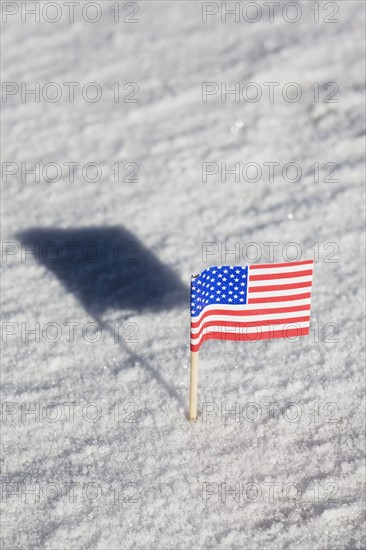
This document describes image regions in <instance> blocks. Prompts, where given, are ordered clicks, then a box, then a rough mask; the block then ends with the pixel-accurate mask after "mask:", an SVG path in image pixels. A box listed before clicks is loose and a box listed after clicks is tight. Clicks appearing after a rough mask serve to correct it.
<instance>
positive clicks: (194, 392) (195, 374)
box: [189, 351, 198, 421]
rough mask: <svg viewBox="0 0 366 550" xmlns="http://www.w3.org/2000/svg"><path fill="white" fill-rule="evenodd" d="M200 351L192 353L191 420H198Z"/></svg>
mask: <svg viewBox="0 0 366 550" xmlns="http://www.w3.org/2000/svg"><path fill="white" fill-rule="evenodd" d="M197 367H198V351H191V371H190V385H189V420H191V421H192V420H197V388H198V368H197Z"/></svg>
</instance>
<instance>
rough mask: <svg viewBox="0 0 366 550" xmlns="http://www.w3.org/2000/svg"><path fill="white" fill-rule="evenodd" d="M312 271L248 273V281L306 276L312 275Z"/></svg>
mask: <svg viewBox="0 0 366 550" xmlns="http://www.w3.org/2000/svg"><path fill="white" fill-rule="evenodd" d="M312 274H313V271H312V270H309V271H291V272H290V273H283V272H282V271H279V272H278V273H269V274H268V275H250V281H265V280H267V279H291V278H292V277H306V276H308V275H312Z"/></svg>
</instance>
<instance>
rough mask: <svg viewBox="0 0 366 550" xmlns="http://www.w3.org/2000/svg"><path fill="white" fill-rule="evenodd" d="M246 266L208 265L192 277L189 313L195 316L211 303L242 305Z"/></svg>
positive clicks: (244, 301) (246, 283) (246, 276)
mask: <svg viewBox="0 0 366 550" xmlns="http://www.w3.org/2000/svg"><path fill="white" fill-rule="evenodd" d="M247 288H248V267H247V266H246V267H241V266H232V265H231V266H229V265H222V266H215V267H209V268H208V269H205V270H204V271H202V273H200V275H199V276H198V277H196V278H195V279H192V285H191V314H192V317H196V316H197V315H199V314H200V313H201V311H202V310H203V308H204V307H206V306H208V305H211V304H223V305H231V306H232V305H244V304H246V303H247Z"/></svg>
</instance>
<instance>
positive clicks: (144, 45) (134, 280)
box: [1, 1, 366, 550]
mask: <svg viewBox="0 0 366 550" xmlns="http://www.w3.org/2000/svg"><path fill="white" fill-rule="evenodd" d="M28 4H32V3H28ZM60 4H62V2H60ZM101 5H103V8H104V12H103V17H102V18H101V20H100V21H99V22H98V23H96V24H94V25H93V24H90V23H87V22H85V21H84V20H83V19H82V18H81V17H80V12H79V11H76V13H77V14H79V15H76V16H75V22H74V23H68V22H66V21H65V18H64V17H63V18H62V19H61V20H60V21H59V22H58V23H55V24H50V23H47V22H45V21H41V23H39V24H36V23H34V22H32V21H31V20H27V22H26V23H22V22H21V21H20V17H19V16H13V17H9V22H8V23H6V24H3V29H2V30H3V37H2V48H3V80H4V81H7V82H8V81H13V82H18V83H20V82H22V81H24V82H27V83H28V84H29V85H31V84H32V83H34V82H36V81H38V82H40V83H41V84H42V85H43V84H45V83H47V82H51V81H53V82H58V83H60V84H62V83H63V82H75V81H78V82H80V83H81V84H82V85H84V84H85V83H87V82H92V81H93V82H98V83H100V84H101V85H102V86H103V90H104V94H103V97H102V99H101V100H100V101H99V102H97V103H88V102H86V101H84V100H83V99H82V98H81V97H80V93H76V100H75V102H74V103H73V104H71V103H69V102H68V101H65V100H64V99H62V100H61V101H59V102H57V103H50V102H47V101H43V100H42V101H40V102H39V103H36V102H34V101H33V100H31V99H30V100H29V101H26V102H25V103H22V102H21V101H20V99H19V94H18V95H15V96H13V97H10V98H9V99H8V101H7V102H6V103H4V104H3V161H4V162H18V163H21V162H26V163H28V164H29V165H31V164H33V163H34V162H36V161H39V162H40V163H41V164H42V165H45V164H46V163H48V162H58V163H60V164H61V165H62V163H64V162H70V161H75V162H79V163H80V164H81V166H83V165H84V164H85V163H87V162H98V163H100V165H101V166H102V168H103V176H102V178H101V180H100V181H99V182H98V183H88V182H86V181H83V179H82V176H81V172H80V170H79V171H78V172H77V173H76V177H75V182H74V183H70V182H69V181H68V177H67V172H66V171H65V172H63V175H62V179H61V180H60V181H58V182H55V183H49V182H45V181H40V182H38V183H36V182H34V181H33V180H32V179H31V178H29V180H27V181H26V182H24V183H22V182H21V178H20V176H19V173H18V174H15V175H14V176H12V177H9V178H8V181H7V183H4V184H3V203H2V205H3V209H2V210H3V212H2V213H3V233H2V235H3V241H6V242H18V243H20V242H23V243H27V246H28V247H29V246H31V245H32V243H33V244H34V243H42V244H43V245H44V244H45V243H47V242H59V243H60V242H61V243H62V242H65V241H69V240H71V241H77V242H79V243H80V242H83V243H84V244H85V243H88V242H90V241H94V242H95V241H97V242H101V243H102V246H105V247H107V248H108V250H109V252H110V251H111V249H112V244H113V243H115V242H122V243H126V242H132V241H133V242H136V243H138V245H137V246H138V248H137V256H138V260H139V261H138V264H137V265H136V264H129V263H126V262H120V263H116V262H115V261H114V262H113V259H111V257H109V259H108V261H107V260H105V261H104V260H103V262H96V264H93V263H91V262H89V263H85V262H84V263H83V262H82V260H81V259H80V257H79V256H78V257H76V258H75V259H74V260H73V261H70V259H69V260H67V259H66V260H65V258H64V259H63V260H62V261H58V262H51V261H50V262H47V261H44V258H43V261H36V259H35V258H34V257H32V255H31V254H28V255H27V256H26V260H25V261H22V257H21V254H20V252H17V253H15V254H13V255H8V256H7V258H6V259H7V262H6V263H4V264H3V278H2V281H3V282H2V285H3V320H4V322H6V323H18V325H9V324H7V325H6V327H7V329H9V326H13V327H16V326H18V327H19V330H18V332H17V333H16V334H14V335H13V336H8V337H7V342H6V344H5V345H4V354H3V367H2V398H3V402H4V403H3V413H9V412H12V413H13V414H5V415H3V418H2V436H3V451H2V482H3V485H2V488H3V494H2V504H1V505H2V520H1V537H2V544H3V548H4V549H13V548H52V549H69V548H70V549H71V548H97V549H106V548H115V549H117V548H123V549H125V548H141V549H150V548H154V549H170V548H179V549H188V548H202V549H203V548H245V549H249V550H251V549H260V548H261V549H262V548H264V549H277V548H291V549H304V550H305V549H306V550H308V549H341V548H342V549H361V548H364V547H365V542H366V541H365V531H364V523H363V522H364V519H365V516H364V498H363V491H364V462H363V457H364V412H365V411H364V398H363V384H364V378H363V357H364V344H363V341H364V340H363V334H364V332H363V331H364V325H363V319H364V318H363V302H364V290H363V288H364V277H363V272H364V268H363V258H364V239H363V219H364V218H363V190H362V189H363V188H362V184H363V179H364V169H363V155H364V139H363V131H364V92H363V82H364V37H363V28H364V19H365V5H364V3H363V2H357V1H342V2H338V6H339V8H340V9H339V13H338V15H337V17H338V19H339V23H335V24H326V23H322V22H320V23H318V24H315V23H314V22H313V21H312V17H313V12H311V11H310V10H309V3H306V2H301V5H302V7H303V10H304V16H303V18H302V19H301V20H300V21H299V22H297V23H295V24H290V23H288V22H286V21H284V20H283V18H281V17H278V18H277V19H276V20H275V22H274V23H273V24H271V23H268V22H267V21H266V20H261V21H258V22H257V23H255V24H249V23H246V22H245V21H241V22H240V23H235V22H233V21H231V20H230V19H229V20H228V22H227V23H222V22H221V21H220V18H219V16H215V17H212V18H210V19H209V21H208V22H207V23H206V24H204V23H202V19H201V3H200V2H183V1H181V2H180V1H172V2H155V1H154V2H139V7H140V11H139V14H138V18H139V23H137V24H126V23H122V22H120V23H119V24H116V23H113V21H112V19H111V13H112V12H109V11H108V9H107V7H109V6H111V5H112V3H109V2H103V3H101ZM322 9H323V4H322ZM212 81H216V82H218V83H221V82H227V83H228V87H229V85H230V86H233V85H234V83H235V82H241V83H244V82H250V81H255V82H257V83H261V85H262V87H263V83H264V82H271V81H272V82H279V83H281V86H282V85H283V84H285V83H288V82H298V83H299V84H300V85H301V87H302V89H303V92H304V93H303V97H302V98H301V100H300V101H298V102H296V103H290V102H287V101H284V100H282V99H281V98H279V99H276V100H275V101H274V103H269V102H268V101H267V100H264V99H263V100H260V101H259V102H257V103H249V102H245V101H240V102H238V103H236V102H235V101H233V100H232V99H231V100H230V99H228V100H227V101H226V102H224V103H223V102H221V101H220V97H219V95H217V96H215V97H214V98H209V101H207V103H203V102H202V100H201V88H202V82H212ZM115 82H120V83H121V89H122V88H123V84H124V83H126V82H137V83H138V84H139V87H140V90H139V93H138V98H139V103H123V102H120V103H114V101H113V96H112V92H111V91H108V87H109V86H111V85H113V83H115ZM314 82H319V84H320V87H321V88H320V93H321V98H323V97H324V95H325V92H324V90H323V89H322V86H324V85H325V84H326V83H328V82H336V83H337V84H338V85H339V88H340V90H339V93H338V95H337V97H338V99H339V102H338V103H324V102H323V101H320V102H319V103H314V99H313V95H312V94H313V92H311V91H310V90H309V86H311V85H313V84H314ZM278 89H279V90H280V89H281V88H278ZM263 90H265V88H264V87H263ZM122 91H123V90H122ZM128 91H131V90H130V89H129V90H128ZM329 91H331V90H328V92H329ZM235 123H237V124H235ZM117 161H118V162H120V163H123V164H124V163H126V162H135V163H137V164H138V165H139V167H140V168H139V182H138V183H126V182H125V183H123V182H119V183H114V182H113V179H112V172H111V171H110V170H109V168H108V167H109V166H111V165H112V164H113V163H114V162H117ZM270 161H276V162H279V163H281V165H283V164H286V163H287V162H290V161H296V162H298V163H299V164H300V165H301V166H302V168H303V178H302V179H301V181H299V182H297V183H288V182H286V181H284V180H283V178H281V177H278V178H277V179H276V180H275V182H273V183H270V182H269V181H268V178H266V177H264V176H263V178H262V180H261V181H259V182H257V183H248V182H245V181H240V182H235V181H234V178H233V177H232V176H231V177H230V176H228V180H227V182H226V183H222V182H221V181H220V178H219V175H216V176H215V177H211V178H209V179H208V181H207V183H202V177H201V172H202V162H217V163H219V164H220V163H221V162H227V163H228V165H229V166H232V165H233V164H234V163H235V162H240V163H242V164H246V163H248V162H258V163H260V164H261V165H263V163H264V162H270ZM315 162H319V163H320V165H321V166H322V165H323V164H325V163H327V162H335V163H338V164H339V166H340V170H339V173H338V175H337V176H335V177H336V178H337V179H338V180H339V181H336V182H326V181H324V177H325V175H326V174H325V173H324V172H321V178H320V179H321V181H320V182H319V183H316V182H314V175H313V172H312V171H311V169H310V167H311V166H312V165H313V164H314V163H315ZM123 174H124V175H125V172H123ZM204 242H216V243H227V245H228V247H230V248H233V247H234V246H235V243H240V247H241V248H242V247H243V246H244V245H245V244H247V243H253V242H256V243H258V245H259V246H261V247H262V250H263V256H262V258H261V261H267V260H268V259H270V258H269V255H268V248H267V247H265V246H264V243H267V242H278V243H281V247H277V248H276V254H275V260H279V261H282V260H286V258H283V255H282V253H281V250H282V246H284V245H286V243H289V242H297V243H299V246H300V247H301V250H302V253H303V255H302V257H303V259H304V258H311V257H314V249H311V247H313V245H314V243H319V253H320V257H319V261H317V263H316V265H315V281H314V288H313V302H312V323H313V326H314V327H315V328H316V325H315V324H316V323H318V326H319V327H320V332H319V338H317V337H316V332H315V328H314V330H312V332H311V336H309V337H306V338H303V339H301V341H299V342H297V343H294V342H288V341H285V340H278V341H275V342H268V341H267V342H258V343H235V342H225V343H222V342H220V341H216V342H208V343H206V344H204V345H203V347H202V349H201V351H200V354H199V355H200V357H199V404H200V417H199V419H198V421H197V422H196V423H189V422H188V421H187V418H186V415H187V405H188V403H187V401H188V396H187V392H188V376H189V369H188V366H189V302H188V293H189V283H190V275H191V273H197V272H198V271H199V270H201V269H203V268H204V267H207V265H211V264H212V265H214V264H221V263H229V264H231V263H234V261H235V259H234V258H233V256H228V258H227V261H226V262H225V259H222V258H221V257H220V254H216V255H213V256H210V257H209V258H208V262H206V263H204V262H203V261H202V243H204ZM327 243H336V244H335V246H336V250H337V249H338V251H336V253H335V255H334V256H333V258H335V259H338V261H337V262H335V263H331V262H329V261H325V260H327V259H328V260H329V255H330V253H331V252H332V251H333V250H335V249H334V246H333V245H332V247H330V248H328V249H327V248H326V244H327ZM107 248H106V249H107ZM292 252H293V250H292ZM132 253H136V250H135V249H133V250H132ZM289 253H291V250H290V249H289ZM237 263H243V259H242V258H240V259H239V261H238V262H237ZM145 265H149V269H150V270H151V271H150V273H151V276H152V277H153V279H152V280H153V281H154V280H156V281H158V282H160V283H162V284H164V288H163V287H159V285H157V284H153V288H152V290H151V291H150V292H149V293H148V294H143V293H144V289H145V288H146V287H145V286H144V285H145V282H146V281H145V280H144V273H143V267H144V266H145ZM141 266H143V267H142V268H141ZM134 270H135V271H134ZM119 276H121V277H122V279H121V281H122V283H123V284H122V283H121V284H120V285H119V281H120V279H119ZM154 278H155V279H154ZM165 285H166V288H168V292H165V290H164V289H165ZM141 293H142V295H141ZM36 322H38V323H40V327H41V329H42V328H44V326H45V325H47V323H51V322H55V323H59V325H60V326H61V327H63V329H64V330H63V331H62V337H61V338H60V340H59V341H58V342H56V343H54V344H51V343H49V342H47V341H46V340H45V338H43V337H42V336H41V337H40V341H39V342H36V341H35V338H34V336H29V337H25V336H24V335H23V336H24V337H23V340H25V341H22V338H21V326H20V324H21V323H25V325H24V327H23V328H27V329H31V328H34V326H35V323H36ZM65 322H75V323H79V325H77V326H76V325H75V326H76V328H75V337H74V342H70V341H69V338H68V331H67V327H66V325H64V323H65ZM93 322H94V323H96V322H98V323H99V324H100V326H101V327H103V333H102V337H101V338H100V340H99V341H97V342H96V343H88V342H87V341H86V340H85V339H83V337H82V332H81V327H83V326H84V325H86V324H87V323H93ZM112 323H119V324H120V326H121V338H120V341H119V342H118V341H117V342H116V341H115V338H114V334H113V331H111V330H110V329H108V327H110V326H111V324H112ZM126 323H135V324H136V325H137V326H138V333H137V338H138V343H131V342H123V341H122V338H123V337H125V339H126V335H128V334H130V333H131V331H132V330H133V329H134V327H135V325H128V326H126ZM327 323H335V324H336V325H337V326H338V327H339V334H338V336H337V335H336V336H334V337H333V339H335V340H337V339H338V342H329V334H330V333H331V331H332V326H328V327H325V329H324V326H325V325H326V324H327ZM115 326H116V325H115ZM123 327H124V328H123ZM49 330H50V332H49V333H47V334H49V337H48V336H47V338H48V339H50V338H51V337H52V334H53V333H52V327H51V329H49ZM91 336H92V329H90V332H89V333H88V336H87V338H88V339H89V340H90V339H91ZM96 337H98V334H96ZM317 340H319V341H317ZM324 340H327V341H326V342H325V341H324ZM70 402H75V403H77V405H75V406H74V416H73V417H72V416H70V406H69V405H67V403H70ZM204 402H205V403H207V402H211V403H216V404H217V405H216V406H215V405H212V406H211V410H214V411H215V414H211V415H210V416H208V417H204V416H203V415H202V407H203V403H204ZM290 402H295V403H296V405H293V406H292V407H291V408H290V407H289V403H290ZM48 403H53V408H52V406H49V407H47V404H48ZM90 403H94V405H90ZM128 403H133V404H134V405H127V404H128ZM221 403H224V405H223V406H226V408H227V409H232V408H234V407H235V404H236V403H237V404H238V405H237V406H239V407H240V413H241V415H240V419H239V420H240V421H239V422H236V419H235V418H234V417H233V416H232V415H231V416H227V417H226V419H225V418H221V416H220V413H219V412H217V410H219V409H220V407H221ZM248 403H256V405H255V406H253V407H252V408H250V407H248V406H246V405H248ZM266 403H276V405H273V414H272V413H271V409H270V408H269V406H268V405H266ZM329 403H332V405H328V404H329ZM88 404H89V405H88ZM116 404H119V407H120V408H119V412H118V411H117V405H116ZM32 407H33V408H35V407H39V415H38V416H37V415H31V414H28V415H25V416H24V411H25V409H26V408H28V410H29V409H31V408H32ZM205 407H206V409H207V405H205ZM111 408H112V409H111ZM137 409H138V410H137ZM136 411H137V412H136ZM258 411H259V412H258ZM68 412H69V414H68ZM117 412H118V414H117ZM99 413H100V414H99ZM22 414H23V416H22ZM37 414H38V413H37ZM253 414H257V415H258V417H257V418H255V417H254V416H253ZM98 415H99V416H100V415H101V417H100V418H99V416H98ZM245 415H247V416H245ZM250 415H252V416H251V417H250ZM249 417H250V418H252V419H254V420H255V421H252V422H251V421H250V419H249ZM52 419H53V420H56V421H54V422H52V421H51V420H52ZM128 420H130V421H129V422H128ZM131 420H133V422H131ZM290 420H296V421H290ZM71 484H74V485H73V489H72V485H71ZM208 484H209V485H208ZM221 484H226V485H221ZM236 484H240V493H238V495H236V497H239V498H237V500H238V502H237V501H236V500H235V498H234V497H235V494H232V493H227V495H226V501H225V498H224V493H225V492H223V493H222V492H221V490H222V489H225V488H226V489H233V488H235V487H236V488H238V485H236ZM250 484H255V485H250ZM291 484H296V485H291ZM117 487H118V488H119V491H117ZM32 489H33V491H34V493H33V495H32V494H31V491H32ZM93 491H94V492H93ZM251 491H252V492H251ZM253 491H254V492H253ZM271 491H273V492H271ZM291 491H292V492H291ZM27 492H28V494H27ZM211 493H212V494H211ZM129 495H133V497H131V496H129ZM294 495H295V496H297V497H298V498H297V499H295V497H294ZM132 500H134V502H132Z"/></svg>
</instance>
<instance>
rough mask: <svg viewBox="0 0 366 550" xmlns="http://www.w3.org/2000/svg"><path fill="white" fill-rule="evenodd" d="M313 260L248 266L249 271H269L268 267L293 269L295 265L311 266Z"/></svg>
mask: <svg viewBox="0 0 366 550" xmlns="http://www.w3.org/2000/svg"><path fill="white" fill-rule="evenodd" d="M313 263H314V260H303V261H302V262H286V263H283V264H254V265H250V266H249V269H269V268H270V267H282V268H283V269H285V268H286V267H295V266H297V265H312V264H313Z"/></svg>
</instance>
